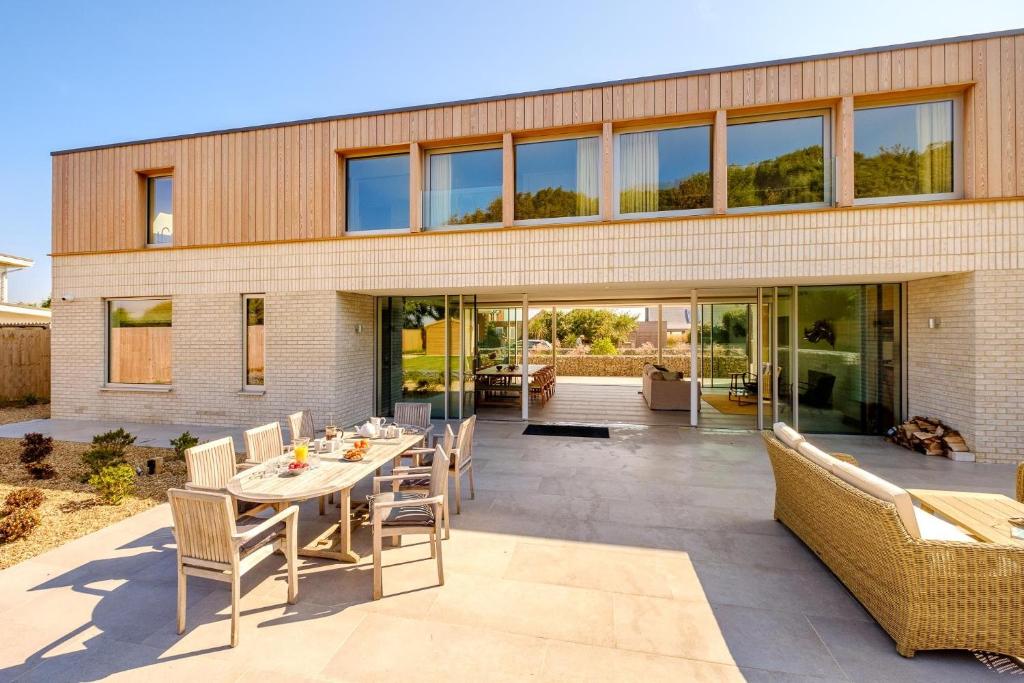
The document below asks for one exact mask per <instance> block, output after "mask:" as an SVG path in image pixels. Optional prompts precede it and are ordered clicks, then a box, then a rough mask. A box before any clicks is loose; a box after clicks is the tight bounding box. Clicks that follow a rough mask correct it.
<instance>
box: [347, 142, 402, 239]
mask: <svg viewBox="0 0 1024 683" xmlns="http://www.w3.org/2000/svg"><path fill="white" fill-rule="evenodd" d="M345 203H346V206H347V209H346V221H345V229H346V231H348V232H361V231H364V230H397V229H401V228H408V227H409V155H408V154H389V155H387V156H379V157H356V158H352V159H347V160H346V165H345Z"/></svg>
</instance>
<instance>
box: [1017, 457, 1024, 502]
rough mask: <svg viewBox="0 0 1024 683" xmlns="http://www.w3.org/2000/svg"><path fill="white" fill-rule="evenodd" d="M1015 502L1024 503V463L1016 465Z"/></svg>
mask: <svg viewBox="0 0 1024 683" xmlns="http://www.w3.org/2000/svg"><path fill="white" fill-rule="evenodd" d="M1017 500H1018V501H1019V502H1021V503H1024V462H1022V463H1021V464H1019V465H1017Z"/></svg>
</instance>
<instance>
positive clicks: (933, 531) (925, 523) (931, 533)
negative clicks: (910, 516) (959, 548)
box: [914, 507, 977, 543]
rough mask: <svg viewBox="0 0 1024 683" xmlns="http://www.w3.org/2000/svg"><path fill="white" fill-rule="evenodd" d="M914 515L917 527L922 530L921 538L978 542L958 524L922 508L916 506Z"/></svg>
mask: <svg viewBox="0 0 1024 683" xmlns="http://www.w3.org/2000/svg"><path fill="white" fill-rule="evenodd" d="M914 516H915V517H916V518H917V527H918V528H919V529H920V530H921V538H923V539H924V540H926V541H964V542H965V543H977V541H975V540H974V539H973V538H971V537H970V536H968V535H967V534H965V533H964V532H963V531H961V530H960V528H959V527H957V526H956V525H953V524H950V523H949V522H947V521H946V520H944V519H940V518H939V517H936V516H935V515H933V514H931V513H929V512H925V511H924V510H922V509H921V508H918V507H915V508H914Z"/></svg>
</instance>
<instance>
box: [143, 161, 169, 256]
mask: <svg viewBox="0 0 1024 683" xmlns="http://www.w3.org/2000/svg"><path fill="white" fill-rule="evenodd" d="M173 199H174V178H173V177H171V176H169V175H161V176H150V177H148V178H146V244H149V245H158V246H165V245H170V244H173V243H174V209H173V208H172V203H173Z"/></svg>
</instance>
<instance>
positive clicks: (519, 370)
mask: <svg viewBox="0 0 1024 683" xmlns="http://www.w3.org/2000/svg"><path fill="white" fill-rule="evenodd" d="M546 367H547V365H540V364H537V363H531V364H530V365H529V366H528V367H527V368H526V373H527V375H529V376H531V377H532V376H533V375H535V374H537V373H538V372H540V371H541V370H543V369H544V368H546ZM476 374H477V375H479V376H481V377H522V376H523V366H522V365H516V366H515V369H514V370H513V369H512V367H511V366H509V365H502V366H501V369H500V370H499V369H498V366H497V365H491V366H488V367H486V368H480V369H479V370H477V371H476Z"/></svg>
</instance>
